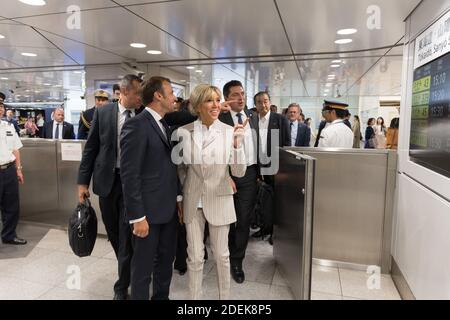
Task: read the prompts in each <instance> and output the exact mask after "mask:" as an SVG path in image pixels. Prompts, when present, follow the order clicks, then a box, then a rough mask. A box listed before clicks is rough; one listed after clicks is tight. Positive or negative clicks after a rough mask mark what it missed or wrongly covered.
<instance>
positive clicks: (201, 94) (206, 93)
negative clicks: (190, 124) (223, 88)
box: [189, 84, 221, 116]
mask: <svg viewBox="0 0 450 320" xmlns="http://www.w3.org/2000/svg"><path fill="white" fill-rule="evenodd" d="M213 93H216V94H217V95H218V96H219V98H220V97H221V93H220V89H219V88H217V87H215V86H212V85H209V84H199V85H198V86H196V87H195V88H194V90H193V91H192V93H191V96H190V97H189V103H190V109H191V112H192V113H193V114H194V115H197V116H198V115H199V112H198V108H199V107H200V106H201V105H202V104H203V103H205V102H206V101H208V100H211V99H212V98H213Z"/></svg>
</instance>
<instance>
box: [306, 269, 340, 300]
mask: <svg viewBox="0 0 450 320" xmlns="http://www.w3.org/2000/svg"><path fill="white" fill-rule="evenodd" d="M311 282H312V285H311V287H312V291H315V292H321V293H326V294H333V295H337V296H341V294H342V292H341V284H340V281H339V271H338V269H336V268H329V267H321V266H313V267H312V281H311Z"/></svg>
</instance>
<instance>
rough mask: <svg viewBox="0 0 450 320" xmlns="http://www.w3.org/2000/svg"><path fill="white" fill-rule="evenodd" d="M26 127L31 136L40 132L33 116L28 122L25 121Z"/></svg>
mask: <svg viewBox="0 0 450 320" xmlns="http://www.w3.org/2000/svg"><path fill="white" fill-rule="evenodd" d="M24 128H25V129H26V130H27V135H29V136H30V138H34V137H36V132H39V129H38V127H37V126H36V123H34V118H33V117H29V118H28V120H27V122H25V125H24Z"/></svg>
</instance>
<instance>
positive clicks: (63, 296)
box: [38, 287, 111, 300]
mask: <svg viewBox="0 0 450 320" xmlns="http://www.w3.org/2000/svg"><path fill="white" fill-rule="evenodd" d="M110 299H111V298H110V297H105V296H99V295H95V294H92V293H87V292H83V291H79V290H69V289H65V288H59V287H56V288H53V289H50V290H49V291H48V292H47V293H45V294H44V295H42V296H40V297H39V299H38V300H110Z"/></svg>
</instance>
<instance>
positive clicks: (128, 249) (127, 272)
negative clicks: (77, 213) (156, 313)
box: [99, 174, 133, 293]
mask: <svg viewBox="0 0 450 320" xmlns="http://www.w3.org/2000/svg"><path fill="white" fill-rule="evenodd" d="M99 204H100V210H101V212H102V219H103V223H104V224H105V228H106V233H107V234H108V240H109V241H110V242H111V245H112V247H113V249H114V253H115V254H116V257H117V261H118V272H119V279H118V280H117V281H116V283H115V284H114V292H116V293H126V292H127V290H128V287H129V285H130V279H131V257H132V256H133V247H132V245H131V226H130V224H129V222H128V221H127V219H126V215H125V209H124V203H123V194H122V183H121V181H120V175H119V174H116V177H115V180H114V185H113V188H112V190H111V193H110V194H109V195H108V196H107V197H99Z"/></svg>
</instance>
